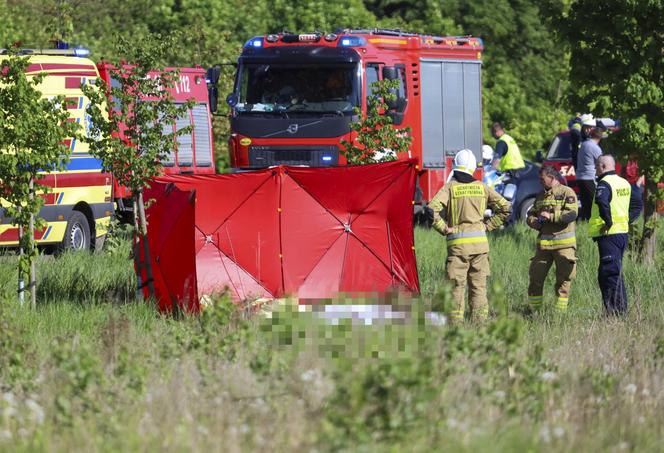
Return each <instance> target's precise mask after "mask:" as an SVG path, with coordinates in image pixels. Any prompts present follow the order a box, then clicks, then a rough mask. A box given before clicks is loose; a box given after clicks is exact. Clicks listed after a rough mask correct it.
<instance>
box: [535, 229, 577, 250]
mask: <svg viewBox="0 0 664 453" xmlns="http://www.w3.org/2000/svg"><path fill="white" fill-rule="evenodd" d="M575 242H576V234H575V233H574V231H570V232H568V233H562V234H540V235H539V237H538V238H537V243H538V244H539V245H544V246H554V245H566V244H574V243H575Z"/></svg>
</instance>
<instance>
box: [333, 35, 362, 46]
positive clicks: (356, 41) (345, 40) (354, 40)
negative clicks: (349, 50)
mask: <svg viewBox="0 0 664 453" xmlns="http://www.w3.org/2000/svg"><path fill="white" fill-rule="evenodd" d="M365 44H366V41H365V40H364V38H363V37H361V36H342V37H341V39H339V42H338V43H337V46H339V47H359V46H364V45H365Z"/></svg>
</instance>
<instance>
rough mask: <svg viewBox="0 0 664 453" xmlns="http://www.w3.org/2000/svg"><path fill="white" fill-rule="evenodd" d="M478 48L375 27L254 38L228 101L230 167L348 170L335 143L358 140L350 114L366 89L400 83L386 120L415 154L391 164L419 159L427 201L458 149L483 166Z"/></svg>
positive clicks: (463, 40) (474, 43)
mask: <svg viewBox="0 0 664 453" xmlns="http://www.w3.org/2000/svg"><path fill="white" fill-rule="evenodd" d="M482 50H483V44H482V41H481V39H479V38H472V37H440V36H426V35H420V34H415V33H405V32H401V31H398V30H380V29H373V30H352V29H345V30H338V31H336V32H335V33H330V34H321V33H308V34H291V33H281V34H271V35H266V36H257V37H254V38H251V39H250V40H249V41H247V43H246V44H245V46H244V48H243V50H242V54H241V55H240V58H239V61H238V67H237V73H236V78H235V86H234V90H233V92H232V93H231V94H230V95H229V96H228V97H227V102H228V103H229V105H230V106H231V137H230V140H229V153H230V160H231V166H232V167H233V168H235V169H236V170H246V169H256V168H263V167H268V166H271V165H279V164H287V165H307V166H333V165H344V164H345V163H346V162H345V159H344V158H343V155H342V154H341V153H340V147H341V145H340V141H341V140H342V139H346V140H349V141H350V140H352V139H353V138H354V137H353V134H352V133H351V129H350V123H351V122H353V121H357V120H358V118H357V116H356V113H355V109H356V108H359V109H360V111H361V112H362V113H363V114H365V113H366V99H367V96H370V95H371V87H370V85H371V83H372V82H375V81H377V80H381V79H386V78H389V79H398V80H399V81H400V86H399V89H398V92H397V100H396V102H393V103H392V105H390V106H389V107H390V109H389V111H388V112H387V113H386V114H388V115H389V116H390V117H391V118H392V121H393V125H394V127H396V128H406V127H410V129H411V134H412V137H413V141H412V145H411V149H410V151H409V152H408V153H404V154H403V155H399V156H397V157H398V158H409V157H415V158H417V160H418V161H419V168H420V179H419V188H420V195H421V196H420V197H419V198H420V199H421V200H423V201H424V202H426V201H428V200H430V199H431V198H432V197H433V196H434V195H435V193H436V192H437V191H438V189H439V188H440V187H442V185H443V184H444V182H445V180H446V179H447V176H448V173H449V168H450V164H451V160H452V158H453V156H454V154H455V153H456V152H457V151H459V150H461V149H464V148H468V149H471V150H472V151H473V152H474V153H475V155H476V157H477V161H478V162H482V157H481V147H482V95H481V93H482V89H481V86H482V83H481V75H480V69H481V62H482V61H481V57H482ZM478 172H481V170H478ZM480 178H481V177H480Z"/></svg>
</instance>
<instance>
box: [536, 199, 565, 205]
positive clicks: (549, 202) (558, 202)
mask: <svg viewBox="0 0 664 453" xmlns="http://www.w3.org/2000/svg"><path fill="white" fill-rule="evenodd" d="M564 204H565V200H539V201H538V202H537V205H538V206H562V205H564Z"/></svg>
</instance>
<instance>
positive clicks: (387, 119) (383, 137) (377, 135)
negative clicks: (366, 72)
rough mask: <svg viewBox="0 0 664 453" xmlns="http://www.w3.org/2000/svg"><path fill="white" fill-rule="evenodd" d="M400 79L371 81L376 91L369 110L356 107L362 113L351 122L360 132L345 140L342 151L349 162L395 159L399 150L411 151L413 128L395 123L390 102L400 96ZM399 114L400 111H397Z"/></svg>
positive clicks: (358, 112) (356, 131) (354, 129)
mask: <svg viewBox="0 0 664 453" xmlns="http://www.w3.org/2000/svg"><path fill="white" fill-rule="evenodd" d="M398 88H399V81H398V80H388V79H383V80H379V81H377V82H373V83H372V84H371V90H372V94H371V95H370V96H368V97H367V114H366V116H364V117H362V111H361V110H360V109H359V108H357V107H356V108H355V114H356V115H358V116H359V117H360V119H359V120H358V121H354V122H352V123H351V125H350V127H351V129H352V130H353V131H354V132H355V133H356V134H357V136H356V138H355V140H354V141H352V142H349V141H347V140H342V141H341V144H342V145H343V146H344V149H343V150H342V151H341V152H342V154H343V156H344V157H345V158H346V161H347V162H348V163H349V164H372V163H376V162H387V161H391V160H395V159H396V158H397V154H400V153H407V152H408V148H409V146H410V144H411V142H412V141H413V137H412V136H411V135H410V128H409V127H406V128H403V129H396V128H394V127H392V116H391V115H392V114H393V113H391V112H390V109H389V104H390V103H392V102H394V101H396V100H397V94H396V90H397V89H398ZM396 114H398V113H396Z"/></svg>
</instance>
